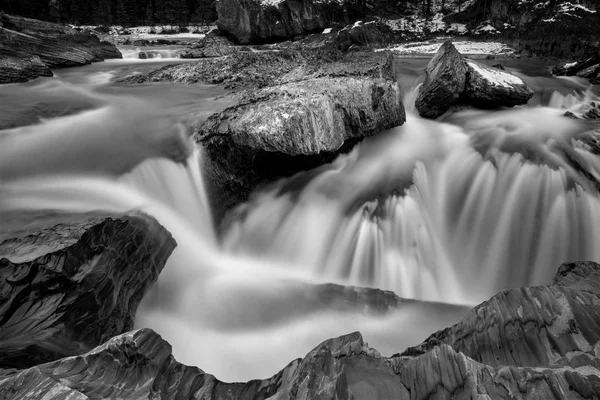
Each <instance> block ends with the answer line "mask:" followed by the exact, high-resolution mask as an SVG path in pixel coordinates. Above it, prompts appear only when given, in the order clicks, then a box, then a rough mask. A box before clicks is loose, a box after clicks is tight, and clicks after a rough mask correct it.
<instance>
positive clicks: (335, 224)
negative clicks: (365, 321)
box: [224, 94, 600, 304]
mask: <svg viewBox="0 0 600 400" xmlns="http://www.w3.org/2000/svg"><path fill="white" fill-rule="evenodd" d="M589 100H590V98H589V95H588V96H587V97H586V98H584V97H581V96H579V97H576V96H574V95H568V96H561V95H559V94H555V95H554V96H553V100H552V105H553V106H555V107H556V109H553V108H544V107H540V108H535V109H521V110H514V111H513V110H511V111H501V112H496V113H483V112H465V113H462V114H461V113H459V114H457V115H456V116H454V117H453V118H452V120H453V121H454V122H455V123H458V124H459V126H462V129H459V127H458V126H456V125H444V124H439V123H432V122H426V121H423V120H419V119H417V118H416V117H409V118H408V121H407V123H406V124H405V125H404V126H402V127H400V128H397V129H394V130H393V131H391V132H388V133H387V134H386V135H384V136H383V137H382V138H381V139H376V140H381V144H379V145H374V144H373V141H372V142H371V143H368V144H367V143H365V144H363V145H361V146H362V147H360V148H359V149H357V150H355V151H354V152H353V154H351V155H349V156H346V157H343V158H340V159H338V160H337V161H336V162H335V163H334V164H333V165H332V166H331V167H325V168H323V172H322V173H321V175H319V176H317V177H316V178H315V179H313V181H311V182H310V183H308V184H307V185H306V187H304V188H303V189H302V190H301V191H300V192H299V193H295V192H292V191H287V190H286V186H287V185H288V183H287V182H286V181H282V182H280V183H278V184H276V185H273V187H272V188H270V189H269V190H268V191H267V192H265V193H263V194H259V195H258V196H256V197H255V198H254V200H253V201H251V202H249V203H248V204H247V205H245V206H243V209H242V210H241V211H240V212H238V215H241V216H243V217H242V218H241V219H239V220H236V221H234V222H233V223H232V224H231V226H230V227H229V229H228V230H227V232H226V234H225V239H224V243H225V247H226V248H227V249H228V250H229V251H233V252H236V253H238V254H245V255H247V254H254V255H257V254H261V255H263V256H268V257H272V258H273V259H276V260H279V261H280V262H285V263H287V264H292V265H293V264H294V263H299V264H300V265H302V266H304V265H306V264H308V265H311V266H313V268H314V270H313V273H314V274H316V275H318V276H324V277H326V279H328V280H333V281H336V282H340V283H344V284H352V285H359V286H373V287H378V288H383V289H389V290H393V291H394V292H396V293H397V294H398V295H400V296H401V297H409V298H418V299H423V300H434V301H445V302H453V303H467V304H473V303H477V302H480V301H483V300H485V299H486V298H488V297H489V296H490V295H492V294H494V293H495V292H497V291H500V290H504V289H508V288H510V287H517V286H527V285H532V284H543V283H546V282H548V281H550V280H551V277H552V276H553V274H554V272H555V269H556V268H557V266H558V265H559V264H560V263H561V262H563V261H566V260H577V259H586V260H587V259H590V260H598V259H600V249H598V247H597V246H596V243H598V240H600V230H599V229H598V228H596V224H595V223H594V221H596V220H597V217H600V200H599V198H598V195H597V190H593V189H594V185H593V182H590V181H589V180H587V179H586V178H584V177H583V176H581V175H580V174H579V173H578V171H576V170H575V169H574V167H573V166H572V165H570V164H569V163H568V161H567V160H566V159H565V157H564V154H562V153H561V149H562V148H563V147H568V148H571V149H572V141H573V140H575V138H576V137H577V134H579V133H581V132H583V131H587V130H589V129H590V128H589V127H588V126H587V125H586V124H582V123H580V122H578V121H575V120H569V119H567V118H565V117H563V116H562V114H563V113H564V112H565V110H564V109H561V110H559V109H558V108H559V107H561V108H562V107H569V108H572V107H576V106H577V105H580V104H581V103H582V102H586V101H589ZM409 109H410V108H409ZM572 152H577V153H579V154H580V155H581V160H582V161H583V163H584V166H585V167H586V170H587V171H588V172H590V173H591V174H593V175H594V176H596V177H598V176H599V172H600V169H598V161H596V160H595V157H594V156H592V155H591V154H589V153H588V152H586V151H585V150H582V149H572ZM523 154H525V155H526V156H527V157H529V158H532V159H533V160H534V161H535V163H534V162H532V161H530V160H528V159H526V158H525V156H524V155H523ZM584 160H587V161H584ZM392 177H393V178H392ZM289 186H292V185H289ZM586 189H588V190H586ZM394 190H395V191H396V192H397V193H398V194H392V195H389V194H390V192H392V191H394ZM365 192H366V193H368V195H365ZM333 194H335V195H333ZM369 197H370V199H369ZM365 198H367V199H368V200H367V201H364V199H365ZM373 199H375V200H373ZM307 259H308V260H307Z"/></svg>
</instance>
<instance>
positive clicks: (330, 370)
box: [0, 262, 600, 400]
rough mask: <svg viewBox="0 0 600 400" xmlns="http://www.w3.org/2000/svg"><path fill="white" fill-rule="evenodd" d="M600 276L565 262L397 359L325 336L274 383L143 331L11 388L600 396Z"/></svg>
mask: <svg viewBox="0 0 600 400" xmlns="http://www.w3.org/2000/svg"><path fill="white" fill-rule="evenodd" d="M599 271H600V265H598V264H595V263H587V262H583V263H569V264H564V265H563V266H561V268H560V270H559V272H558V274H557V276H556V278H555V279H554V282H553V284H552V285H550V286H542V287H532V288H523V289H513V290H510V291H507V292H504V293H500V294H498V295H496V296H494V297H493V298H492V299H490V300H489V301H487V302H484V303H482V304H481V305H479V306H477V307H475V308H474V309H473V310H472V311H471V312H470V313H469V314H468V315H467V316H466V317H465V318H464V319H463V320H462V321H461V322H460V323H459V324H457V325H455V326H453V327H451V328H448V329H446V330H443V331H441V332H438V333H436V334H434V335H432V336H431V337H430V338H429V339H428V340H426V341H425V342H424V343H423V344H422V345H420V346H417V347H415V348H411V349H408V350H407V351H405V352H404V353H403V354H401V355H395V356H392V357H390V358H385V357H382V356H381V354H380V353H379V352H378V351H377V350H375V349H372V348H370V347H369V346H368V344H367V343H365V342H364V340H363V338H362V336H361V335H360V333H358V332H354V333H351V334H349V335H345V336H341V337H339V338H335V339H330V340H327V341H325V342H323V343H321V344H320V345H319V346H317V347H316V348H315V349H313V350H312V351H311V352H309V353H308V354H307V355H306V356H305V357H304V358H303V359H298V360H294V361H292V362H291V363H290V364H288V365H287V366H286V367H285V368H284V369H283V370H281V371H280V372H279V373H277V374H276V375H274V376H273V377H271V378H269V379H264V380H253V381H250V382H247V383H224V382H221V381H219V380H218V379H216V378H215V377H214V376H212V375H210V374H207V373H205V372H203V371H202V370H200V369H198V368H194V367H187V366H184V365H182V364H180V363H178V362H177V361H175V359H174V358H173V356H172V355H171V347H170V346H169V344H168V343H166V342H165V341H164V340H162V338H161V337H160V336H159V335H158V334H156V333H155V332H153V331H151V330H149V329H142V330H137V331H132V332H128V333H126V334H123V335H120V336H117V337H114V338H112V339H110V340H109V341H108V342H106V343H105V344H104V345H102V346H99V347H97V348H95V349H93V350H91V351H90V352H88V353H86V354H82V355H80V356H75V357H68V358H64V359H61V360H57V361H54V362H50V363H47V364H42V365H38V366H35V367H32V368H30V369H26V370H22V371H15V370H3V371H2V372H0V394H2V395H4V396H5V398H9V399H10V398H22V396H24V395H25V394H27V395H28V398H30V399H42V398H45V399H49V400H50V399H64V398H82V399H85V398H123V399H138V398H163V399H192V398H196V399H198V398H199V399H215V400H216V399H264V398H274V399H284V398H285V399H324V398H327V399H330V398H355V399H400V400H402V399H429V398H433V397H435V398H477V399H481V398H485V399H583V398H588V399H589V398H596V397H598V396H599V395H600V378H598V374H599V373H600V371H599V369H598V368H599V367H600V364H599V360H598V339H599V337H598V335H599V333H598V332H600V330H599V329H598V327H597V325H596V323H597V322H598V321H599V319H598V315H597V313H598V310H597V306H596V304H597V302H598V296H599V295H600V292H598V290H599V289H600V272H599ZM538 303H539V304H538ZM19 396H21V397H19Z"/></svg>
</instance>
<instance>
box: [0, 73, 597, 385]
mask: <svg viewBox="0 0 600 400" xmlns="http://www.w3.org/2000/svg"><path fill="white" fill-rule="evenodd" d="M107 65H108V64H107ZM136 65H137V64H136ZM86 68H87V67H86ZM96 68H100V67H96ZM105 68H114V65H112V66H107V67H105ZM104 72H105V71H102V70H101V71H100V73H101V74H102V73H104ZM80 73H81V72H78V71H71V72H70V74H71V75H68V74H65V77H66V76H71V77H72V79H74V80H77V82H80V81H79V79H81V76H80V75H78V74H80ZM64 79H67V78H64ZM59 82H60V81H59ZM83 82H84V83H85V85H89V84H90V81H89V80H84V81H83ZM44 85H46V86H44ZM70 85H71V84H70V83H68V82H67V83H59V84H56V86H53V87H52V88H50V87H48V85H47V84H46V83H44V82H41V83H38V84H35V85H33V86H32V87H30V88H29V89H28V90H31V92H32V93H31V94H28V96H31V97H35V96H37V95H38V94H40V93H41V94H44V95H45V94H47V92H48V90H50V89H52V90H53V91H57V90H58V92H60V93H59V94H60V96H61V98H64V99H68V98H69V97H71V94H70V93H74V92H73V91H72V89H73V87H72V86H70ZM50 86H52V85H50ZM169 87H170V88H172V89H171V90H173V92H171V93H168V92H167V90H168V89H166V88H163V90H165V93H163V94H162V95H161V96H156V88H155V87H149V88H148V87H144V86H142V87H139V88H135V89H129V88H123V87H120V86H118V85H114V86H112V87H101V88H90V87H89V86H85V87H84V88H83V89H82V91H79V92H77V93H78V94H77V95H76V97H77V98H78V99H79V98H85V99H87V101H88V103H89V105H88V106H86V109H87V108H89V109H88V110H87V111H85V112H83V113H79V114H76V115H72V116H67V117H58V118H54V119H43V120H41V121H39V123H37V124H36V125H32V126H30V127H27V128H17V129H10V130H3V131H0V140H1V141H2V146H0V180H2V182H1V183H2V185H1V186H0V213H19V212H22V211H24V210H39V211H40V212H42V211H43V210H60V211H65V212H71V213H72V212H90V211H96V210H103V212H110V213H121V212H125V211H128V210H132V209H135V210H142V211H144V212H146V213H148V214H150V215H153V216H154V217H155V218H157V220H158V221H159V222H160V223H161V224H163V225H164V226H165V227H166V228H167V229H168V230H169V231H170V232H171V233H172V235H173V236H174V238H175V240H176V241H177V243H178V246H177V248H176V249H175V251H174V253H173V255H172V257H171V258H170V259H169V262H168V264H167V266H166V267H165V269H164V270H163V272H162V273H161V275H160V277H159V281H158V283H157V285H155V287H154V288H153V290H152V292H151V293H150V294H149V295H148V296H147V298H146V299H145V300H144V302H143V304H142V306H141V307H140V310H139V312H138V316H137V321H136V324H137V325H138V326H139V327H151V328H153V329H155V330H157V331H158V332H159V333H160V334H162V335H163V336H164V337H165V338H166V339H167V340H168V341H169V342H170V343H171V344H172V345H173V347H174V354H175V356H176V358H177V359H178V360H179V361H182V362H184V363H188V364H190V365H197V366H199V367H201V368H202V369H204V370H206V371H209V372H211V373H214V374H216V375H217V377H219V378H221V379H226V380H247V379H250V378H261V377H266V376H269V375H271V374H273V373H274V372H276V371H277V370H279V369H280V368H282V367H283V366H284V365H286V364H287V363H288V362H289V361H290V360H291V359H294V358H297V357H301V356H303V355H304V354H305V353H306V351H308V350H310V349H311V348H312V347H314V346H315V345H316V344H317V343H319V342H320V341H322V340H324V339H326V338H329V337H334V336H338V335H341V334H345V333H348V332H350V331H352V330H360V331H361V332H362V333H363V334H364V335H365V337H366V338H367V339H368V340H369V342H370V343H371V344H372V345H374V346H375V347H377V348H378V349H380V350H381V351H382V352H383V353H384V354H391V353H394V352H397V351H401V350H402V349H403V348H405V347H406V346H408V345H414V344H417V343H419V342H420V341H422V340H423V339H424V338H425V337H426V336H427V335H428V334H430V333H431V332H433V331H435V330H437V329H441V328H443V327H445V326H447V325H449V324H451V323H454V322H455V321H457V320H458V319H459V318H460V317H461V316H462V315H463V314H464V312H465V308H464V307H454V306H443V305H439V304H430V303H416V304H406V305H403V307H402V308H401V309H399V310H398V311H396V312H390V313H388V314H386V315H383V316H374V315H368V314H366V313H365V312H364V310H350V311H346V312H340V311H339V310H334V309H328V308H320V309H311V308H310V307H312V304H313V303H310V302H307V300H306V293H305V292H306V287H307V286H306V285H311V284H314V283H323V282H339V283H342V284H348V283H351V284H356V285H360V286H376V287H379V288H383V289H392V290H394V291H396V293H397V294H399V295H401V296H404V297H412V298H419V299H430V300H441V301H444V302H448V303H473V302H476V301H480V300H482V299H485V298H487V297H489V296H490V295H492V294H493V293H494V292H496V291H498V290H500V289H504V288H508V287H512V286H517V285H519V286H520V285H525V284H530V283H546V282H547V281H548V280H549V277H550V276H551V275H552V274H553V273H554V272H555V270H556V267H557V266H558V265H559V264H560V263H561V262H563V261H566V260H569V259H589V260H600V254H598V253H599V252H600V251H599V250H596V249H595V246H594V244H595V243H596V242H597V240H598V239H600V229H599V228H596V227H595V224H594V221H595V220H596V217H600V203H599V199H598V196H597V189H596V185H595V183H594V182H593V178H594V177H595V179H600V161H598V160H597V159H596V156H595V155H593V154H591V153H590V152H589V151H588V150H587V148H586V145H585V144H583V142H580V141H578V140H577V139H578V135H579V134H580V133H581V132H583V131H586V130H588V129H589V127H588V126H587V125H583V124H582V123H580V122H577V121H575V120H570V119H567V118H564V117H562V116H561V114H562V113H564V111H565V110H564V109H562V108H569V109H570V110H573V111H574V112H577V110H578V108H580V107H581V105H582V104H583V103H585V102H588V101H590V100H593V99H594V98H593V95H592V94H591V93H588V94H587V95H572V96H564V95H558V94H556V95H553V96H552V97H551V99H550V106H551V107H539V108H523V109H517V110H512V111H502V112H462V113H458V114H455V115H453V116H449V117H448V118H447V119H446V121H445V122H440V121H427V120H423V119H420V118H418V117H416V116H415V115H412V113H411V114H410V115H409V116H408V121H407V123H406V124H405V125H404V126H402V127H400V128H397V129H393V130H391V131H389V132H385V133H382V134H379V135H377V136H375V137H372V138H369V139H367V140H365V141H364V142H363V143H362V144H360V145H359V146H358V147H357V148H356V149H355V150H353V151H352V152H351V153H350V154H347V155H345V156H341V157H339V158H338V159H337V160H336V161H335V162H333V163H331V164H330V165H326V166H323V167H321V168H320V169H319V170H317V171H313V172H312V175H311V176H313V177H312V178H311V179H310V180H308V183H306V182H305V183H303V184H301V185H299V184H298V182H299V181H300V182H304V181H306V179H298V178H299V177H292V178H289V179H285V180H282V181H280V182H277V183H275V184H273V185H272V186H271V187H268V188H265V189H264V190H262V191H261V192H259V193H257V194H256V195H255V196H254V197H253V199H251V201H249V202H248V203H247V204H244V205H242V206H241V207H240V208H239V209H238V210H236V211H235V212H234V213H233V214H232V217H231V218H232V219H231V222H230V224H229V226H228V229H227V230H226V231H225V232H224V237H223V238H222V240H219V239H218V238H217V236H216V235H215V232H214V229H213V226H212V222H211V221H212V218H211V215H210V209H209V207H208V201H207V195H206V192H205V188H204V183H203V181H202V174H201V171H200V169H199V168H200V167H199V166H200V160H199V159H200V158H201V153H199V152H198V151H195V152H192V153H191V155H190V148H189V140H188V137H187V133H188V132H187V130H186V129H185V128H184V127H183V126H181V125H180V124H177V123H175V122H174V120H173V118H172V116H173V115H175V116H177V115H189V113H190V110H194V112H196V113H198V115H201V114H202V113H205V114H208V113H210V112H214V111H215V110H216V107H217V104H218V103H217V102H215V101H213V100H212V99H213V98H214V97H215V96H216V95H217V94H216V93H214V92H211V90H214V89H210V88H208V87H207V88H204V89H202V90H199V89H198V88H197V87H176V86H169ZM161 88H162V86H161ZM96 89H98V91H96ZM78 90H79V89H78ZM36 91H37V92H36ZM416 91H417V88H416V89H414V90H411V91H410V93H409V94H407V99H406V100H405V102H406V103H407V104H406V106H407V107H406V108H407V110H409V113H410V112H411V110H413V108H412V107H411V103H412V101H411V100H409V99H410V98H413V99H414V96H415V95H416ZM23 93H24V92H23ZM199 93H200V94H202V93H203V94H202V95H200V94H199ZM0 94H2V93H0ZM54 94H55V93H54V92H53V96H54ZM24 95H25V94H24ZM199 96H200V97H199ZM202 96H203V97H202ZM586 96H587V97H586ZM154 97H160V100H161V101H162V102H154ZM6 99H7V100H6V101H7V102H9V101H12V100H13V94H10V93H8V95H7V96H6ZM1 101H2V96H0V102H1ZM218 105H219V107H220V106H223V104H218ZM199 108H200V109H201V110H200V112H199V111H198V109H199ZM559 109H561V110H559ZM15 115H17V114H16V113H15ZM8 119H10V118H8ZM1 120H2V119H1V118H0V121H1ZM36 122H37V121H36ZM7 126H10V125H7ZM170 159H175V160H177V161H178V163H176V162H174V161H171V160H170ZM573 159H576V160H578V164H577V165H578V166H577V167H576V166H575V165H574V164H573V163H572V162H570V161H569V160H573ZM582 168H583V169H584V170H585V171H586V173H587V175H585V174H582V173H581V171H580V170H581V169H582ZM300 178H304V177H302V176H300ZM307 304H308V305H307ZM406 326H411V329H403V327H406ZM291 337H293V339H291ZM290 340H292V341H293V342H294V346H290Z"/></svg>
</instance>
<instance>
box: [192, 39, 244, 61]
mask: <svg viewBox="0 0 600 400" xmlns="http://www.w3.org/2000/svg"><path fill="white" fill-rule="evenodd" d="M238 51H240V47H239V46H234V45H233V43H231V42H230V41H229V39H227V38H226V37H223V36H210V37H208V36H207V37H205V38H204V39H203V40H201V41H199V43H198V44H197V45H196V46H194V48H192V49H190V50H187V51H184V52H183V53H181V58H207V57H223V56H229V55H232V54H235V53H237V52H238Z"/></svg>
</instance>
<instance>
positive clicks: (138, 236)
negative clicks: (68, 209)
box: [0, 214, 176, 368]
mask: <svg viewBox="0 0 600 400" xmlns="http://www.w3.org/2000/svg"><path fill="white" fill-rule="evenodd" d="M2 218H3V221H4V224H9V219H8V216H6V215H3V217H2ZM42 219H43V218H42V217H37V216H36V217H35V220H36V221H38V224H39V223H40V222H39V221H41V220H42ZM20 221H22V219H21V220H20ZM59 221H61V222H59ZM17 229H19V230H20V231H19V232H17V233H14V234H12V235H9V238H6V235H4V240H3V241H2V242H1V243H0V366H1V367H4V368H24V367H30V366H33V365H36V364H40V363H43V362H47V361H52V360H56V359H58V358H61V357H65V356H70V355H77V354H81V353H84V352H86V351H88V350H90V349H92V348H93V347H95V346H97V345H99V344H101V343H103V342H105V341H106V340H108V339H109V338H111V337H112V336H115V335H118V334H121V333H123V332H126V331H128V330H131V329H132V328H133V322H134V316H135V311H136V309H137V306H138V304H139V302H140V301H141V299H142V297H143V296H144V294H145V293H146V292H147V290H148V289H149V287H150V285H152V284H153V283H154V282H155V281H156V279H157V278H158V274H159V273H160V271H161V270H162V268H163V267H164V265H165V262H166V261H167V258H168V257H169V256H170V254H171V252H172V251H173V249H174V247H175V245H176V244H175V241H174V240H173V238H172V237H171V235H170V234H169V233H168V232H167V231H166V230H165V229H164V228H163V227H162V226H160V225H159V224H158V222H156V220H154V219H153V218H151V217H149V216H147V215H144V214H131V215H124V216H120V217H108V218H107V217H100V216H96V215H77V216H76V218H70V219H69V220H68V221H67V222H65V219H64V218H60V219H54V220H53V219H50V222H48V223H47V224H46V225H45V226H43V227H40V228H39V229H38V228H35V229H34V228H25V229H23V228H22V227H19V228H17Z"/></svg>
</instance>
